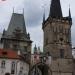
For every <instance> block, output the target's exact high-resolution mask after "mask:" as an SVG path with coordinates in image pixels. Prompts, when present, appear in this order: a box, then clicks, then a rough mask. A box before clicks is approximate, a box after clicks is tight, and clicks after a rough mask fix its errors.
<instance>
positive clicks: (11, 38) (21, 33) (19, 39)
mask: <svg viewBox="0 0 75 75" xmlns="http://www.w3.org/2000/svg"><path fill="white" fill-rule="evenodd" d="M1 41H2V43H3V48H5V49H12V50H15V51H18V50H20V51H21V52H22V53H25V52H29V53H31V44H32V41H31V40H30V34H29V33H27V31H26V26H25V19H24V14H18V13H13V14H12V17H11V20H10V23H9V26H8V29H7V31H6V30H4V31H3V35H2V38H1Z"/></svg>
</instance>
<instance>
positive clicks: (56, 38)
mask: <svg viewBox="0 0 75 75" xmlns="http://www.w3.org/2000/svg"><path fill="white" fill-rule="evenodd" d="M71 26H72V18H71V13H70V9H69V16H68V17H63V15H62V10H61V4H60V0H51V6H50V12H49V16H48V18H47V20H45V18H44V16H43V23H42V28H43V32H44V46H43V49H44V52H45V53H48V52H49V53H50V55H51V57H52V64H51V66H50V68H51V69H52V72H53V75H58V74H59V73H61V74H63V75H72V73H73V72H72V44H71Z"/></svg>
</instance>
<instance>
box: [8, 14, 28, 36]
mask: <svg viewBox="0 0 75 75" xmlns="http://www.w3.org/2000/svg"><path fill="white" fill-rule="evenodd" d="M16 28H19V29H20V30H21V32H22V33H25V34H27V32H26V27H25V20H24V15H23V14H17V13H13V14H12V17H11V20H10V23H9V26H8V29H7V35H13V32H14V30H15V29H16Z"/></svg>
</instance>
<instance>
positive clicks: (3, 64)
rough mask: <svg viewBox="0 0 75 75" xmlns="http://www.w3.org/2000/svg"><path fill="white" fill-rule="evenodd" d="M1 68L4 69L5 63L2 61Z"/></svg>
mask: <svg viewBox="0 0 75 75" xmlns="http://www.w3.org/2000/svg"><path fill="white" fill-rule="evenodd" d="M1 68H5V61H4V60H3V61H2V62H1Z"/></svg>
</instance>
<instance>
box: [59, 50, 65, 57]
mask: <svg viewBox="0 0 75 75" xmlns="http://www.w3.org/2000/svg"><path fill="white" fill-rule="evenodd" d="M60 57H61V58H64V49H60Z"/></svg>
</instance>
